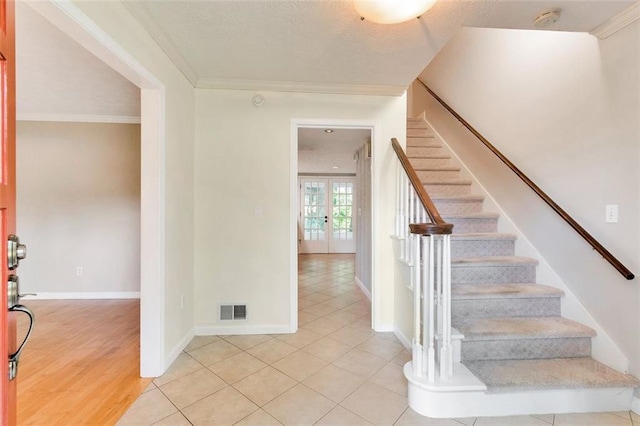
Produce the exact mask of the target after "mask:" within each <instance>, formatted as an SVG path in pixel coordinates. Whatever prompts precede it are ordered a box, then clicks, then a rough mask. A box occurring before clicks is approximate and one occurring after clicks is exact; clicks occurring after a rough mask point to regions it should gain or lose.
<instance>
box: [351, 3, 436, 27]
mask: <svg viewBox="0 0 640 426" xmlns="http://www.w3.org/2000/svg"><path fill="white" fill-rule="evenodd" d="M435 2H436V0H354V5H355V8H356V11H357V12H358V13H359V14H360V16H361V17H363V18H364V19H366V20H367V21H371V22H376V23H378V24H398V23H400V22H405V21H408V20H410V19H415V18H418V17H419V16H420V15H422V14H423V13H425V12H426V11H427V10H429V9H431V6H433V5H434V4H435Z"/></svg>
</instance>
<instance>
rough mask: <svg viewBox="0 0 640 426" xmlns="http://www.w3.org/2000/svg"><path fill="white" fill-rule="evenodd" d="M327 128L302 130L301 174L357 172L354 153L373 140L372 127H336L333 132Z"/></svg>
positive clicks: (300, 148)
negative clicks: (368, 128) (329, 131)
mask: <svg viewBox="0 0 640 426" xmlns="http://www.w3.org/2000/svg"><path fill="white" fill-rule="evenodd" d="M324 130H325V129H317V128H315V129H312V128H302V129H299V130H298V173H301V174H308V173H321V174H333V173H355V172H356V162H355V161H354V159H353V155H354V154H355V153H356V151H358V149H360V147H361V146H362V145H364V144H365V143H367V142H368V141H369V140H371V130H363V129H334V131H333V133H326V132H325V131H324ZM334 167H337V168H334Z"/></svg>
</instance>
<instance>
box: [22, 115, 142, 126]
mask: <svg viewBox="0 0 640 426" xmlns="http://www.w3.org/2000/svg"><path fill="white" fill-rule="evenodd" d="M16 120H17V121H55V122H65V123H118V124H140V117H139V116H138V117H136V116H126V115H88V114H21V113H18V115H17V118H16Z"/></svg>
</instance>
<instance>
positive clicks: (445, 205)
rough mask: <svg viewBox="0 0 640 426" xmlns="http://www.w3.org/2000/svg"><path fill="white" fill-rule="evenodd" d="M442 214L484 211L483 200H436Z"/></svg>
mask: <svg viewBox="0 0 640 426" xmlns="http://www.w3.org/2000/svg"><path fill="white" fill-rule="evenodd" d="M433 202H434V203H435V205H436V207H437V208H438V211H439V212H440V214H441V215H447V214H464V213H480V212H482V203H483V200H434V201H433Z"/></svg>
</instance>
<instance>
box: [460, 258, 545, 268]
mask: <svg viewBox="0 0 640 426" xmlns="http://www.w3.org/2000/svg"><path fill="white" fill-rule="evenodd" d="M537 264H538V261H537V260H536V259H533V258H531V257H524V256H483V257H459V258H454V259H451V266H452V267H462V268H464V267H479V266H523V265H525V266H529V265H537Z"/></svg>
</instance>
